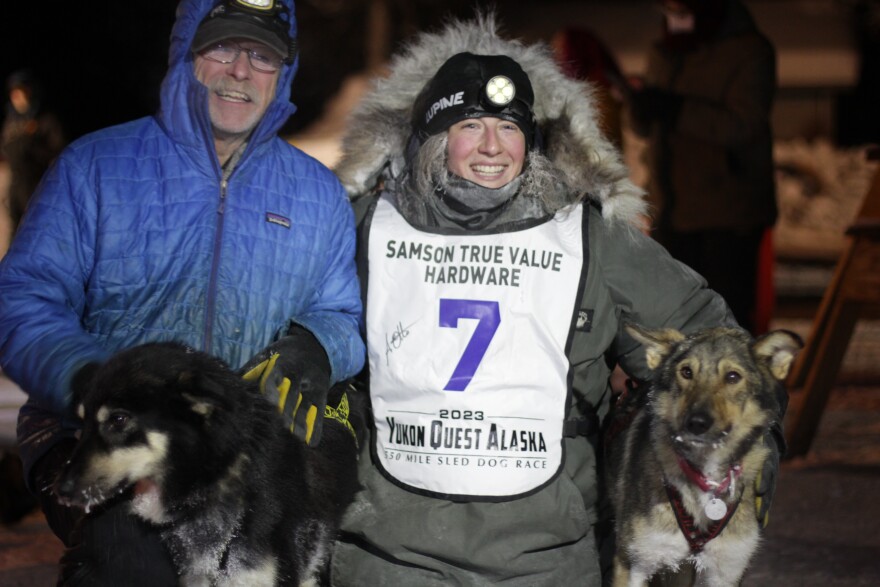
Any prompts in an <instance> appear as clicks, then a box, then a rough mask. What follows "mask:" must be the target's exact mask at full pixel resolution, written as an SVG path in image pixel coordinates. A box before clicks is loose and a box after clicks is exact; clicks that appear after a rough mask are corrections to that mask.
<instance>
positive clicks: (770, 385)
mask: <svg viewBox="0 0 880 587" xmlns="http://www.w3.org/2000/svg"><path fill="white" fill-rule="evenodd" d="M627 331H628V332H629V333H630V335H631V336H633V337H634V338H635V339H636V340H637V341H638V342H640V343H642V344H643V345H644V347H645V350H646V358H647V364H648V367H649V368H650V369H651V370H652V379H651V381H650V382H649V383H648V389H647V393H645V390H644V389H641V388H640V389H636V390H634V391H631V392H630V393H628V394H625V395H629V396H630V397H628V398H627V399H626V400H625V401H622V402H618V407H617V408H616V409H618V410H619V411H618V413H617V415H616V416H615V418H614V419H612V421H613V422H614V421H616V422H617V423H618V424H620V423H621V422H624V421H626V418H627V417H629V418H632V420H631V421H629V422H628V424H626V425H624V426H622V427H620V426H619V427H618V432H619V433H618V434H617V435H616V436H614V437H613V438H609V439H608V441H609V443H610V444H609V454H608V457H609V462H608V474H609V479H608V486H609V490H610V492H611V501H612V504H613V506H614V513H615V531H616V540H617V550H616V555H615V560H614V582H613V584H614V586H615V587H621V586H629V587H636V586H642V585H647V584H648V581H649V580H650V579H651V577H652V576H655V575H657V574H658V573H661V572H675V571H677V570H678V569H679V568H680V566H681V565H682V564H684V563H688V564H689V565H693V567H694V568H695V569H696V582H697V584H700V585H708V586H711V587H721V586H734V585H737V584H738V583H739V581H740V579H741V577H742V575H743V573H744V572H745V569H746V567H747V565H748V563H749V560H750V559H751V557H752V555H753V554H754V552H755V550H756V549H757V547H758V543H759V539H760V528H759V524H758V520H757V516H756V513H755V505H754V504H755V490H754V484H755V479H756V477H757V475H758V474H759V473H760V471H761V468H762V465H763V463H764V460H765V458H766V457H767V455H768V449H767V448H766V446H765V445H764V442H763V438H764V435H765V434H766V433H767V431H768V430H769V428H770V426H771V425H772V424H773V423H774V422H775V421H777V420H778V418H780V417H781V413H782V411H783V408H782V407H781V406H784V399H783V398H785V397H786V396H785V390H784V388H783V387H782V382H783V381H784V379H785V377H786V376H787V374H788V371H789V368H790V366H791V364H792V361H793V359H794V357H795V355H796V353H797V351H798V350H799V349H800V348H801V341H800V339H799V338H798V337H797V335H794V334H792V333H790V332H786V331H774V332H771V333H769V334H766V335H764V336H762V337H760V338H758V339H757V340H753V339H752V338H751V337H750V336H749V335H748V333H746V332H744V331H742V330H738V329H730V328H713V329H707V330H702V331H700V332H697V333H694V334H692V335H690V336H685V335H684V334H682V333H680V332H678V331H676V330H671V329H666V330H646V329H643V328H641V327H638V326H635V325H628V326H627ZM621 404H625V406H622V405H621ZM627 415H628V416H627ZM621 428H622V429H621ZM670 488H671V489H670ZM675 493H677V494H678V495H679V496H680V498H679V499H676V498H675V497H674V496H675ZM714 500H720V502H723V506H721V505H719V503H718V502H717V501H714ZM710 501H711V504H710ZM740 503H741V504H742V505H741V507H737V506H738V505H740ZM712 506H714V507H715V508H716V509H715V511H714V512H713V515H714V517H715V518H717V517H718V515H719V514H718V513H717V512H718V510H717V508H719V507H720V508H721V511H722V512H725V511H726V512H727V514H728V515H729V518H728V519H727V521H726V525H725V521H724V520H723V519H722V520H715V519H710V517H709V516H708V515H707V513H708V512H709V511H711V507H712ZM676 507H677V508H678V514H677V513H676V509H674V508H676ZM688 516H689V517H690V519H689V518H688ZM682 521H683V522H682ZM684 528H687V530H688V533H689V534H690V540H689V539H688V536H686V535H685V530H684Z"/></svg>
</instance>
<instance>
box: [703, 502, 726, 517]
mask: <svg viewBox="0 0 880 587" xmlns="http://www.w3.org/2000/svg"><path fill="white" fill-rule="evenodd" d="M703 511H704V512H705V513H706V517H707V518H709V519H710V520H716V521H717V520H721V519H723V518H724V516H726V515H727V504H726V503H724V502H723V501H721V500H720V499H718V498H717V497H713V498H712V499H710V500H709V501H708V502H706V507H704V508H703Z"/></svg>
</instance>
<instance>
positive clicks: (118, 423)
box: [107, 412, 128, 432]
mask: <svg viewBox="0 0 880 587" xmlns="http://www.w3.org/2000/svg"><path fill="white" fill-rule="evenodd" d="M126 424H128V414H126V413H125V412H113V413H112V414H110V417H109V418H107V426H109V428H110V430H112V431H113V432H122V431H123V430H124V429H125V425H126Z"/></svg>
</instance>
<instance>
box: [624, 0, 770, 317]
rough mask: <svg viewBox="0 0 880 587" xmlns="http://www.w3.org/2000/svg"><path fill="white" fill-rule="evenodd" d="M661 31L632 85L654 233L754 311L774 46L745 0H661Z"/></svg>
mask: <svg viewBox="0 0 880 587" xmlns="http://www.w3.org/2000/svg"><path fill="white" fill-rule="evenodd" d="M657 7H658V8H659V9H660V12H661V14H662V18H663V21H662V22H663V35H662V37H661V38H660V39H659V40H658V41H657V42H655V43H654V44H653V45H652V47H651V49H650V52H649V55H648V65H647V69H646V73H645V77H644V79H643V80H640V82H639V83H637V84H636V86H635V87H634V88H633V90H632V91H631V92H628V100H629V113H630V116H631V122H632V127H633V130H634V131H635V132H636V133H637V134H638V135H640V136H642V137H644V138H646V139H647V141H648V150H647V157H648V160H647V165H648V169H649V173H650V179H649V181H650V184H649V187H648V194H649V198H651V200H652V204H654V205H655V206H656V208H657V210H658V213H657V214H656V216H657V221H656V226H655V231H654V236H655V238H657V240H658V241H660V243H662V244H663V245H664V246H665V247H666V248H667V249H668V250H669V252H670V253H672V255H673V256H674V257H676V258H677V259H679V260H681V261H683V262H684V263H685V264H687V265H689V266H690V267H692V268H693V269H695V270H696V271H697V272H699V273H700V274H702V275H703V276H704V277H705V278H706V280H707V281H708V282H709V286H710V287H711V288H713V289H715V290H716V291H718V292H719V293H720V294H721V295H722V296H723V297H724V299H725V300H727V302H728V304H729V305H730V307H731V309H732V310H733V313H734V315H735V316H736V318H737V321H738V322H739V323H740V324H741V325H743V326H745V327H746V328H748V329H749V330H751V331H752V332H753V333H755V334H758V333H759V332H756V331H757V330H761V329H762V326H761V325H760V324H757V323H756V321H755V311H756V301H757V298H758V294H757V279H758V273H759V250H760V249H761V244H762V240H763V239H765V238H769V235H770V231H769V229H770V228H771V227H772V226H773V225H774V223H775V222H776V215H777V208H776V194H775V184H774V173H773V135H772V130H771V125H770V116H771V109H772V106H773V99H774V94H775V92H776V53H775V50H774V47H773V45H772V44H771V43H770V41H769V40H768V39H767V37H765V36H764V35H763V34H762V33H761V32H760V31H759V30H758V28H757V26H756V24H755V21H754V19H753V18H752V16H751V15H750V14H749V12H748V10H747V9H746V7H745V6H744V5H743V3H742V2H741V1H740V0H658V2H657Z"/></svg>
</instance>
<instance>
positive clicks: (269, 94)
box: [194, 39, 279, 141]
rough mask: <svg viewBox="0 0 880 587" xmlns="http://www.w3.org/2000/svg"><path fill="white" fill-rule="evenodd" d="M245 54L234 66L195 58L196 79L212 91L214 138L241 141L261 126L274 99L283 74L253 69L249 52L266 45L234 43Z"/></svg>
mask: <svg viewBox="0 0 880 587" xmlns="http://www.w3.org/2000/svg"><path fill="white" fill-rule="evenodd" d="M232 40H233V41H235V42H236V43H237V44H238V45H239V46H241V47H242V49H244V51H242V52H241V54H239V56H238V58H237V59H236V60H235V61H233V62H232V63H218V62H216V61H212V60H210V59H206V58H204V57H202V56H201V55H199V54H196V56H195V62H194V71H195V76H196V79H198V80H199V81H200V82H202V84H204V85H205V86H206V87H207V88H208V111H209V113H210V115H211V125H212V126H213V129H214V138H215V139H216V140H218V141H241V140H244V139H246V138H247V136H248V135H249V134H250V132H251V131H252V130H253V129H254V127H256V126H257V123H259V122H260V119H261V118H262V117H263V114H264V113H265V112H266V109H267V108H268V107H269V104H270V103H271V102H272V99H273V98H274V97H275V87H276V85H277V83H278V75H279V72H277V71H276V72H274V73H263V72H260V71H257V70H255V69H254V68H253V67H251V65H250V62H249V61H248V57H247V55H246V54H245V51H246V50H248V49H254V48H257V47H260V48H262V49H263V50H268V51H271V50H270V49H268V48H267V47H266V46H265V45H262V44H261V43H257V42H255V41H249V40H246V39H232Z"/></svg>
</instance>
